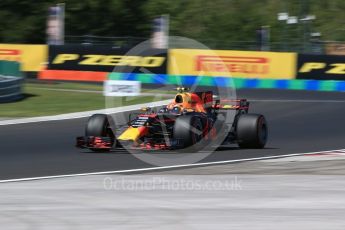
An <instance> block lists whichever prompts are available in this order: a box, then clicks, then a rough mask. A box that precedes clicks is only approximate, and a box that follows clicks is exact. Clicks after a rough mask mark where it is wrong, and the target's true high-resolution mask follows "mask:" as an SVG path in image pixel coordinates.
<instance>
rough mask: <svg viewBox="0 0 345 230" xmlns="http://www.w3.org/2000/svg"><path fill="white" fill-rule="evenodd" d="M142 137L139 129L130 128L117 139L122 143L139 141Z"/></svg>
mask: <svg viewBox="0 0 345 230" xmlns="http://www.w3.org/2000/svg"><path fill="white" fill-rule="evenodd" d="M139 137H140V131H139V129H138V128H134V127H129V128H128V129H126V131H124V132H123V133H122V134H121V135H120V136H119V137H118V138H117V139H118V140H121V141H137V140H138V139H139Z"/></svg>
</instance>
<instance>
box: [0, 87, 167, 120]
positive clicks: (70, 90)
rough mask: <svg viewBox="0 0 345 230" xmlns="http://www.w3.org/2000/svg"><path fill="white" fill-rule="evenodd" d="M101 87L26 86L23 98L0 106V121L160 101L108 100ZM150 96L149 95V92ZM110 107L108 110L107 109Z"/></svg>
mask: <svg viewBox="0 0 345 230" xmlns="http://www.w3.org/2000/svg"><path fill="white" fill-rule="evenodd" d="M102 90H103V87H102V86H101V85H92V84H82V83H52V84H39V83H26V84H24V86H23V92H24V94H25V97H24V98H23V99H22V100H20V101H17V102H12V103H5V104H0V117H6V118H17V117H34V116H47V115H57V114H63V113H73V112H81V111H88V110H96V109H104V108H106V105H107V107H118V106H126V105H133V104H141V103H147V102H152V101H158V100H163V99H167V98H161V97H157V96H138V97H112V98H107V99H106V98H105V97H104V96H103V95H102ZM98 91H99V92H98ZM150 92H152V91H150ZM109 105H111V106H109Z"/></svg>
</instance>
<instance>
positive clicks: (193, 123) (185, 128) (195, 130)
mask: <svg viewBox="0 0 345 230" xmlns="http://www.w3.org/2000/svg"><path fill="white" fill-rule="evenodd" d="M202 131H203V126H202V122H201V119H200V118H199V117H198V116H193V115H184V116H180V117H178V118H177V119H176V121H175V124H174V138H175V139H177V140H179V141H180V142H182V146H183V148H187V147H190V146H192V145H195V144H196V143H198V142H199V141H200V140H201V139H202V138H203V134H202Z"/></svg>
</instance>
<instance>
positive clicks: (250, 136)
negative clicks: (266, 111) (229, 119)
mask: <svg viewBox="0 0 345 230" xmlns="http://www.w3.org/2000/svg"><path fill="white" fill-rule="evenodd" d="M236 136H237V142H238V145H239V146H240V147H241V148H264V147H265V145H266V142H267V136H268V128H267V122H266V119H265V117H264V116H263V115H260V114H242V115H240V117H239V118H238V120H237V124H236Z"/></svg>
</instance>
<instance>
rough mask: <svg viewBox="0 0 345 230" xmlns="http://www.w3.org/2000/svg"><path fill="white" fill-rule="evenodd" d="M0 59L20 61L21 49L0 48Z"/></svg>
mask: <svg viewBox="0 0 345 230" xmlns="http://www.w3.org/2000/svg"><path fill="white" fill-rule="evenodd" d="M0 60H6V61H18V62H19V61H21V51H20V50H16V49H0Z"/></svg>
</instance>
